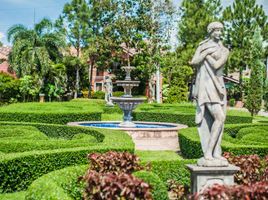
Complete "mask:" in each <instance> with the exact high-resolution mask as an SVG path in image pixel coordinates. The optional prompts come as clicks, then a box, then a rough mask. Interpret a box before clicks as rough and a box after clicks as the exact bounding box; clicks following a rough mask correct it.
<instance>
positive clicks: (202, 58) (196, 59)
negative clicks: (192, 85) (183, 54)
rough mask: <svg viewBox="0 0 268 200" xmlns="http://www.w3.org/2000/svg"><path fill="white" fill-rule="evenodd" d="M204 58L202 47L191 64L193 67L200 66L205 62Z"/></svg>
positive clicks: (196, 52)
mask: <svg viewBox="0 0 268 200" xmlns="http://www.w3.org/2000/svg"><path fill="white" fill-rule="evenodd" d="M204 58H205V57H204V56H203V55H201V46H199V47H198V48H197V49H196V51H195V54H194V57H193V58H192V60H191V62H190V64H191V65H199V64H200V63H201V62H202V61H203V60H204Z"/></svg>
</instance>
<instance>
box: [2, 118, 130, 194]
mask: <svg viewBox="0 0 268 200" xmlns="http://www.w3.org/2000/svg"><path fill="white" fill-rule="evenodd" d="M5 124H8V125H11V124H16V125H18V126H19V123H14V122H11V123H8V122H5V123H4V122H2V123H0V126H4V125H5ZM21 125H24V126H25V125H28V126H29V125H31V126H35V127H37V128H38V129H39V130H41V131H43V132H44V133H45V134H47V135H49V136H50V137H67V138H68V137H69V138H71V137H72V136H73V135H75V134H79V133H81V132H84V133H86V134H89V135H93V136H95V137H96V139H97V140H98V141H99V142H101V143H97V144H95V145H94V144H93V145H91V146H88V147H76V148H65V149H60V147H59V149H54V150H46V151H29V152H23V153H12V154H1V157H0V180H1V181H0V193H3V192H14V191H20V190H25V189H27V187H28V186H29V184H31V183H32V182H33V181H34V180H35V179H37V178H38V177H40V176H42V175H43V174H46V173H48V172H51V171H54V170H57V169H61V168H64V167H66V166H71V165H80V164H86V163H87V162H88V161H87V158H86V156H87V154H88V153H92V152H100V153H104V152H107V151H110V150H113V151H129V152H131V153H133V152H134V144H133V142H132V140H131V138H130V136H128V135H127V134H126V133H124V132H120V131H112V130H101V129H90V128H83V127H69V126H63V125H47V124H30V123H21Z"/></svg>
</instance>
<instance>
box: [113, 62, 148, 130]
mask: <svg viewBox="0 0 268 200" xmlns="http://www.w3.org/2000/svg"><path fill="white" fill-rule="evenodd" d="M122 68H123V69H124V70H125V71H126V78H125V80H122V81H116V84H117V85H118V86H122V87H123V88H124V93H125V94H124V95H123V96H122V97H112V98H111V100H112V101H113V103H116V104H117V105H118V106H119V107H120V108H121V110H122V111H123V113H124V116H123V122H122V123H120V125H119V126H120V127H123V128H133V127H135V123H133V122H132V115H131V114H132V111H133V110H134V109H135V108H136V107H137V105H139V104H141V103H142V102H144V101H145V100H146V98H132V94H131V90H132V88H133V87H137V86H139V83H140V81H132V80H131V77H130V73H131V71H132V70H133V69H135V67H132V66H124V67H122Z"/></svg>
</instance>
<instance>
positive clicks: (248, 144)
mask: <svg viewBox="0 0 268 200" xmlns="http://www.w3.org/2000/svg"><path fill="white" fill-rule="evenodd" d="M264 126H265V125H263V124H241V125H239V124H238V125H226V126H225V130H224V135H223V141H222V145H221V146H222V150H223V152H231V153H233V154H234V155H251V154H257V155H259V156H261V157H264V156H265V155H267V154H268V145H267V142H266V141H265V140H264V139H265V138H262V139H260V138H259V137H258V136H259V135H258V134H255V135H254V132H253V134H252V137H251V141H247V140H244V142H243V143H241V142H240V138H239V137H238V138H236V135H238V133H239V132H240V130H242V129H243V128H248V127H255V128H253V129H251V130H255V129H256V128H258V127H264ZM252 140H253V141H260V142H259V143H254V144H253V143H252ZM179 144H180V150H181V153H182V155H183V157H184V158H191V159H192V158H200V157H202V156H203V152H202V148H201V143H200V139H199V135H198V131H197V128H187V129H182V130H180V133H179Z"/></svg>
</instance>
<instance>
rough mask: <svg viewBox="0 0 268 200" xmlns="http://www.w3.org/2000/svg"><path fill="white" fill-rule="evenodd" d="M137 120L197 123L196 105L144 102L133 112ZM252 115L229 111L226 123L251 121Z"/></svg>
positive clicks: (189, 124)
mask: <svg viewBox="0 0 268 200" xmlns="http://www.w3.org/2000/svg"><path fill="white" fill-rule="evenodd" d="M133 117H134V119H135V120H136V121H155V122H172V123H181V124H186V125H188V126H196V124H195V121H194V119H195V107H194V106H193V104H190V103H181V104H161V105H160V104H142V105H140V106H139V107H138V108H137V109H136V110H135V111H134V113H133ZM251 122H252V117H251V116H250V115H249V113H246V112H237V111H235V112H234V111H231V110H230V111H228V113H227V119H226V121H225V123H226V124H236V123H251Z"/></svg>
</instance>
